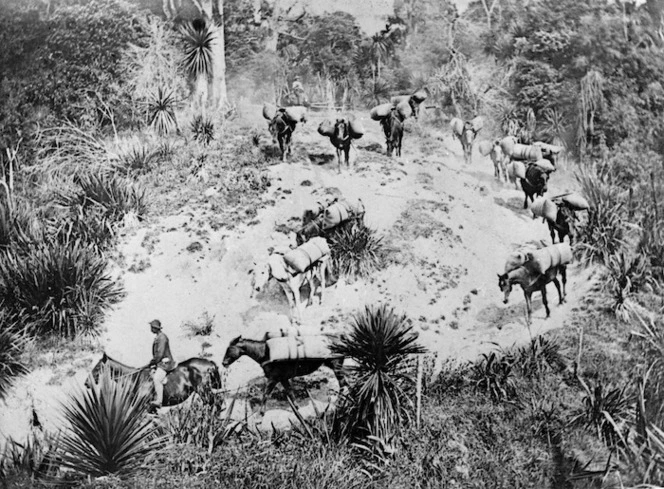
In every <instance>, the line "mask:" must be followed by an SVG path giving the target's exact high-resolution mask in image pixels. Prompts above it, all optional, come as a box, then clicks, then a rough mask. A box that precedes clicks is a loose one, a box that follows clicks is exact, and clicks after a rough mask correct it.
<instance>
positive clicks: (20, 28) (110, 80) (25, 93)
mask: <svg viewBox="0 0 664 489" xmlns="http://www.w3.org/2000/svg"><path fill="white" fill-rule="evenodd" d="M3 10H4V9H3ZM134 15H135V10H134V9H133V8H132V7H131V6H130V5H129V4H127V3H126V2H122V1H120V0H92V1H90V2H85V3H76V4H67V5H62V6H60V8H57V9H55V10H54V11H53V12H52V13H51V14H50V15H48V16H40V15H38V14H37V13H36V12H35V11H34V10H32V11H30V10H29V9H22V8H11V7H9V8H7V9H6V10H4V12H3V15H0V18H2V19H3V20H4V22H3V25H2V28H0V32H3V33H4V32H6V33H7V35H6V37H4V36H3V45H4V46H5V50H4V51H3V52H4V53H6V54H5V55H4V56H3V57H2V59H1V60H0V66H1V67H2V68H0V79H5V78H6V79H7V80H8V83H9V84H11V86H12V91H13V93H14V94H16V95H17V96H18V97H19V98H20V99H21V102H22V103H20V104H18V106H19V107H21V109H20V110H21V111H23V115H26V114H28V113H32V114H35V111H41V115H37V116H36V117H32V116H31V117H30V118H29V119H32V120H34V119H35V118H36V120H37V121H39V120H42V121H43V120H44V119H45V116H47V115H48V114H49V113H50V114H52V116H53V117H55V118H56V119H58V120H64V119H68V120H72V121H77V122H78V123H81V124H83V125H85V126H86V127H91V126H95V125H97V124H107V123H109V122H111V121H113V122H114V123H119V124H121V125H126V124H130V123H131V120H132V117H133V116H132V112H133V109H132V107H131V99H130V94H129V92H128V90H127V88H128V87H127V85H126V84H124V83H123V82H124V80H125V77H126V70H125V66H124V65H123V63H119V62H118V61H119V60H120V59H122V57H123V53H124V51H125V49H126V48H127V46H128V45H129V44H130V43H131V44H141V43H142V40H143V36H144V33H143V31H142V29H141V26H140V25H139V24H137V23H135V22H133V21H132V20H133V18H134ZM16 17H19V18H20V19H21V20H22V22H18V23H17V24H14V19H15V18H16ZM24 22H25V23H27V24H28V26H27V28H26V25H24ZM5 41H6V43H5ZM103 106H106V107H108V108H111V112H110V113H108V112H107V113H104V111H103V110H101V109H102V107H103ZM43 109H46V111H44V110H43Z"/></svg>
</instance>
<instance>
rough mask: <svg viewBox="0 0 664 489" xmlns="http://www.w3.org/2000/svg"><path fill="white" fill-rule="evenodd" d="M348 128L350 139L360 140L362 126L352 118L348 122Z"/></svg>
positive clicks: (362, 133)
mask: <svg viewBox="0 0 664 489" xmlns="http://www.w3.org/2000/svg"><path fill="white" fill-rule="evenodd" d="M348 126H349V128H350V137H351V138H352V139H360V138H361V137H362V136H364V133H365V130H364V126H363V125H362V123H361V122H360V121H359V120H357V119H355V118H352V119H351V120H350V121H349V123H348Z"/></svg>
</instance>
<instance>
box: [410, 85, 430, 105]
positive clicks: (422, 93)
mask: <svg viewBox="0 0 664 489" xmlns="http://www.w3.org/2000/svg"><path fill="white" fill-rule="evenodd" d="M428 96H429V95H428V94H427V92H426V90H424V89H420V90H418V91H417V92H415V93H414V94H412V95H411V96H410V98H411V99H413V100H414V101H415V103H417V104H421V103H422V102H424V101H425V100H426V99H427V97H428Z"/></svg>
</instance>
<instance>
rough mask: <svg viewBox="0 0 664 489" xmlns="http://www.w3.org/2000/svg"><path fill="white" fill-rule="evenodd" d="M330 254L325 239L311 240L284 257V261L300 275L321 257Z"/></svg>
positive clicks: (316, 238)
mask: <svg viewBox="0 0 664 489" xmlns="http://www.w3.org/2000/svg"><path fill="white" fill-rule="evenodd" d="M329 254H330V247H329V245H328V244H327V241H325V238H321V237H315V238H311V239H310V240H309V241H307V242H306V243H304V244H302V245H300V246H298V247H297V248H295V249H294V250H291V251H289V252H288V253H286V254H285V255H284V261H285V262H286V264H287V265H288V266H290V267H291V268H293V269H294V270H295V271H297V272H299V273H302V272H304V271H305V270H307V269H308V268H309V267H310V266H311V265H313V264H314V263H316V262H317V261H318V260H320V259H321V258H322V257H324V256H327V255H329Z"/></svg>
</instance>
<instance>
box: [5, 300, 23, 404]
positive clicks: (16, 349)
mask: <svg viewBox="0 0 664 489" xmlns="http://www.w3.org/2000/svg"><path fill="white" fill-rule="evenodd" d="M0 321H2V324H1V325H0V401H3V400H4V399H5V397H6V396H7V393H8V392H9V389H10V388H11V386H12V385H13V383H14V381H15V379H16V378H17V377H19V376H21V375H23V374H25V373H27V368H26V366H25V364H24V363H23V361H22V360H21V355H22V353H23V347H24V345H25V341H26V337H25V335H24V334H22V333H21V332H20V331H19V328H18V327H17V325H16V323H15V322H14V321H12V320H11V319H10V318H9V317H8V314H4V313H2V314H0Z"/></svg>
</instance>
